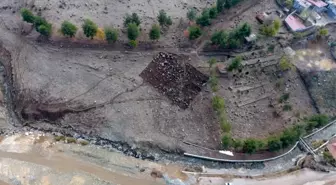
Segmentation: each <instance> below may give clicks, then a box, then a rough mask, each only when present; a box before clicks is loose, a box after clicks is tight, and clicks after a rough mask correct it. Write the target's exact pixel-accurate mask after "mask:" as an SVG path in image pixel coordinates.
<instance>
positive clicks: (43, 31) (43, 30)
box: [38, 23, 52, 37]
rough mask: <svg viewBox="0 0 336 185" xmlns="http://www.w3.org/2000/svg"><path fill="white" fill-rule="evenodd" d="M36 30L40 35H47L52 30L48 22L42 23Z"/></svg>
mask: <svg viewBox="0 0 336 185" xmlns="http://www.w3.org/2000/svg"><path fill="white" fill-rule="evenodd" d="M38 32H39V33H40V34H41V35H44V36H47V37H49V36H50V35H51V32H52V25H51V24H50V23H47V24H43V25H41V26H39V27H38Z"/></svg>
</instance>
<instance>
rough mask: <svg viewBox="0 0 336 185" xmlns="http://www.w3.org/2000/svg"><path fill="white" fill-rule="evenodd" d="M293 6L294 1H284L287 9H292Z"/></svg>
mask: <svg viewBox="0 0 336 185" xmlns="http://www.w3.org/2000/svg"><path fill="white" fill-rule="evenodd" d="M293 4H294V1H293V0H286V1H285V5H286V7H287V8H289V9H290V8H292V7H293Z"/></svg>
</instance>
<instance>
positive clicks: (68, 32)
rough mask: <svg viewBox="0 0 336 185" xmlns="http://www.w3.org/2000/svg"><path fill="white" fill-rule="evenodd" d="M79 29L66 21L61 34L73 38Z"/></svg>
mask: <svg viewBox="0 0 336 185" xmlns="http://www.w3.org/2000/svg"><path fill="white" fill-rule="evenodd" d="M77 29H78V28H77V27H76V26H75V25H74V24H72V23H70V22H69V21H64V22H63V23H62V26H61V32H62V34H63V35H65V36H69V37H73V36H75V35H76V32H77Z"/></svg>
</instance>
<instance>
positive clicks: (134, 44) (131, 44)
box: [129, 40, 138, 48]
mask: <svg viewBox="0 0 336 185" xmlns="http://www.w3.org/2000/svg"><path fill="white" fill-rule="evenodd" d="M129 45H130V46H131V47H132V48H136V47H137V46H138V41H136V40H130V41H129Z"/></svg>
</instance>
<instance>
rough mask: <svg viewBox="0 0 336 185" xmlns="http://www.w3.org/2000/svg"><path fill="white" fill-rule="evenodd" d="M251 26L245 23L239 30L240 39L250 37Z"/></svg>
mask: <svg viewBox="0 0 336 185" xmlns="http://www.w3.org/2000/svg"><path fill="white" fill-rule="evenodd" d="M251 32H252V31H251V25H249V24H247V23H244V24H243V25H241V26H240V27H239V28H238V29H237V33H238V34H239V35H238V37H239V38H242V37H248V36H250V34H251Z"/></svg>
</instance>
